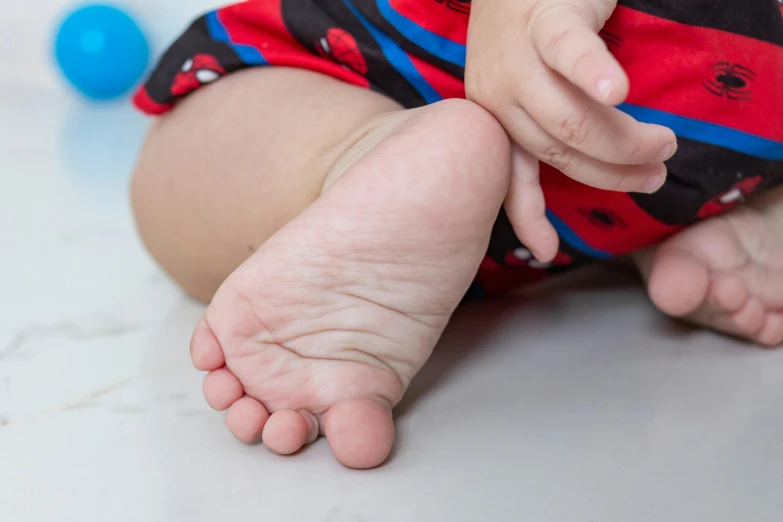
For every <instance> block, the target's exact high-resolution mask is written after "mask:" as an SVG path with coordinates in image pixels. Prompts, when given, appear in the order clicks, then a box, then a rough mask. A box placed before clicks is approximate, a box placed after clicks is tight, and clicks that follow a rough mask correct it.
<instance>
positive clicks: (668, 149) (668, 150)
mask: <svg viewBox="0 0 783 522" xmlns="http://www.w3.org/2000/svg"><path fill="white" fill-rule="evenodd" d="M675 152H677V143H667V144H666V145H664V147H663V148H662V149H661V151H660V152H659V153H658V156H656V158H655V161H666V160H667V159H669V158H671V157H672V156H674V153H675Z"/></svg>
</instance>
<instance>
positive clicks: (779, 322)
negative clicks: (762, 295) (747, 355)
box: [756, 312, 783, 348]
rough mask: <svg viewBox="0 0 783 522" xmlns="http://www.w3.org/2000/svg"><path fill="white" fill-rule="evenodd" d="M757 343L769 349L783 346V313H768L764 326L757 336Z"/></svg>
mask: <svg viewBox="0 0 783 522" xmlns="http://www.w3.org/2000/svg"><path fill="white" fill-rule="evenodd" d="M756 342H757V343H759V344H760V345H762V346H766V347H768V348H779V347H780V346H781V344H783V312H768V313H767V316H766V317H765V318H764V324H763V326H762V327H761V330H759V333H758V334H756Z"/></svg>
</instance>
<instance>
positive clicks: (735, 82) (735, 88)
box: [704, 62, 756, 100]
mask: <svg viewBox="0 0 783 522" xmlns="http://www.w3.org/2000/svg"><path fill="white" fill-rule="evenodd" d="M712 74H713V76H714V78H712V79H711V80H710V81H708V82H705V83H704V87H705V88H706V89H707V90H708V91H710V92H711V93H712V94H714V95H715V96H721V97H724V96H725V97H726V98H727V99H729V100H749V99H750V98H751V92H750V88H749V87H748V84H749V83H751V82H753V81H754V80H755V79H756V73H754V72H753V71H751V70H750V69H748V68H747V67H743V66H742V65H740V64H738V63H729V62H718V63H716V64H715V65H713V66H712Z"/></svg>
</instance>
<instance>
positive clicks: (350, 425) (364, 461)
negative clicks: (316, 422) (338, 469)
mask: <svg viewBox="0 0 783 522" xmlns="http://www.w3.org/2000/svg"><path fill="white" fill-rule="evenodd" d="M321 423H322V425H323V427H324V433H325V434H326V440H327V441H328V442H329V447H330V448H331V449H332V453H334V456H335V457H336V458H337V460H339V461H340V462H341V463H342V464H343V465H345V466H347V467H349V468H355V469H369V468H374V467H376V466H379V465H381V464H382V463H383V461H385V460H386V458H387V457H388V456H389V453H390V452H391V449H392V445H393V444H394V421H393V420H392V412H391V408H389V406H387V405H385V404H382V403H380V402H378V401H374V400H372V399H353V400H345V401H342V402H339V403H337V404H336V405H335V406H333V407H332V408H331V409H330V410H329V411H328V412H327V413H326V414H324V415H323V417H322V419H321Z"/></svg>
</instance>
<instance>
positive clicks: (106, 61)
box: [55, 4, 150, 100]
mask: <svg viewBox="0 0 783 522" xmlns="http://www.w3.org/2000/svg"><path fill="white" fill-rule="evenodd" d="M149 54H150V49H149V44H148V43H147V39H146V38H145V37H144V33H143V32H142V31H141V29H140V28H139V25H138V24H137V23H136V22H135V21H134V20H133V18H131V17H130V16H129V15H128V14H126V13H125V12H123V11H121V10H120V9H117V8H116V7H111V6H108V5H98V4H96V5H88V6H85V7H81V8H79V9H77V10H75V11H73V12H71V13H70V14H69V15H68V16H66V17H65V19H64V20H63V22H62V24H61V25H60V28H59V29H58V31H57V36H56V38H55V58H56V60H57V65H58V66H59V67H60V70H61V71H62V73H63V75H65V78H66V79H67V80H68V81H69V82H70V83H71V84H72V85H73V86H74V87H75V88H76V89H77V90H78V91H79V92H81V93H82V94H84V95H85V96H87V97H88V98H92V99H94V100H109V99H112V98H117V97H120V96H122V95H123V94H125V93H127V92H128V91H129V90H130V89H131V88H132V87H134V86H135V85H136V84H137V83H138V81H139V80H140V79H141V77H142V75H143V74H144V71H145V70H146V69H147V63H148V62H149Z"/></svg>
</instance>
